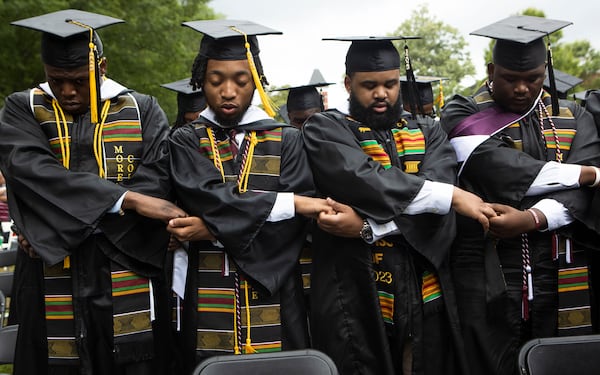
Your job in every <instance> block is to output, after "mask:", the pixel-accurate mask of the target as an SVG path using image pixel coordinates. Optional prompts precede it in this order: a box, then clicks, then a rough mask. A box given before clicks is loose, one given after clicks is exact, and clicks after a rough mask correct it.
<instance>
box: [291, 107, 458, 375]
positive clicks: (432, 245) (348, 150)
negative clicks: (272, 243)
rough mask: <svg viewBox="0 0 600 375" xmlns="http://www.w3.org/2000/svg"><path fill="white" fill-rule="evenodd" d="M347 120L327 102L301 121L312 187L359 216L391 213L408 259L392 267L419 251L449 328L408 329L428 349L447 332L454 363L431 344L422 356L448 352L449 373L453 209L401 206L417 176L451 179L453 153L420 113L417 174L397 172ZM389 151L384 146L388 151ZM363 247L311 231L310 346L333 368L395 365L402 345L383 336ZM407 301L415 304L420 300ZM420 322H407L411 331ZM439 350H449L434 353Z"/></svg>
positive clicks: (420, 367)
mask: <svg viewBox="0 0 600 375" xmlns="http://www.w3.org/2000/svg"><path fill="white" fill-rule="evenodd" d="M429 120H430V119H429ZM351 121H354V120H351V119H348V118H347V117H345V116H344V115H343V114H341V113H340V112H337V111H331V110H330V111H326V112H323V113H320V114H315V115H313V116H312V117H311V118H310V119H309V120H308V122H307V123H306V124H305V126H304V128H303V135H304V139H305V146H306V149H307V154H308V157H309V160H310V162H311V167H312V169H313V174H314V179H315V184H316V186H317V189H318V190H319V191H320V192H321V193H322V194H323V195H324V196H328V197H332V198H333V199H335V200H337V201H339V202H341V203H345V204H348V205H350V206H352V207H353V208H354V209H355V210H356V211H357V212H358V213H359V214H360V215H361V216H363V217H368V218H371V219H373V220H375V221H376V222H378V223H385V222H389V221H391V220H394V221H395V223H396V224H397V226H398V228H400V230H401V233H402V236H401V237H402V238H403V241H404V242H405V248H406V249H408V253H406V254H409V256H410V259H409V260H407V261H404V263H410V264H408V265H407V264H399V265H398V267H400V268H402V269H405V270H407V269H410V268H412V267H413V263H415V262H414V260H416V259H419V260H421V262H423V261H424V262H425V263H427V264H429V265H430V266H432V267H433V268H434V269H435V271H436V272H437V274H438V277H439V280H440V283H441V287H442V294H443V296H444V302H445V305H446V310H447V312H446V313H447V320H446V324H447V325H448V326H449V327H450V328H449V333H448V332H446V333H441V332H435V335H436V336H437V337H435V338H433V340H432V341H431V342H430V341H428V340H427V339H430V338H431V337H429V338H426V337H414V342H421V343H422V342H423V341H424V342H426V343H428V344H430V346H429V348H428V349H429V350H430V353H436V349H439V347H438V346H436V345H435V344H434V343H435V342H436V341H438V342H441V341H443V340H444V339H448V338H449V337H451V339H450V340H451V341H453V343H454V345H453V346H454V349H455V350H454V353H456V354H457V356H458V357H457V358H458V361H457V363H459V365H457V364H456V363H452V362H453V361H456V359H454V357H453V355H452V354H450V353H440V352H439V350H438V351H437V356H438V358H435V359H433V358H429V359H426V360H425V361H438V360H441V361H444V360H445V359H448V362H446V365H447V367H446V369H447V371H448V373H453V371H456V369H457V368H460V367H463V368H464V363H463V362H464V358H463V356H462V354H461V353H462V344H461V342H460V337H459V336H460V335H459V326H458V320H457V313H456V311H455V303H454V292H453V288H452V286H451V283H450V278H449V272H448V269H447V267H448V263H447V260H448V254H449V247H450V242H451V240H452V238H453V237H454V232H455V224H454V214H449V215H434V214H421V215H411V216H409V215H403V211H404V210H405V208H406V207H407V206H408V205H409V204H410V202H411V201H412V199H413V198H414V197H415V196H416V194H417V193H418V192H419V190H420V189H421V187H422V185H423V182H424V179H428V180H433V181H439V182H446V183H454V181H455V175H456V158H455V156H454V154H453V152H452V149H451V147H450V145H449V144H448V143H447V140H446V137H445V135H444V133H443V132H442V131H441V129H440V128H439V126H437V124H434V123H432V121H428V120H427V119H425V118H420V121H419V127H420V129H421V130H422V132H423V135H424V137H425V140H426V141H425V142H426V154H425V157H424V160H423V162H422V163H421V165H420V166H419V173H418V175H411V174H408V173H405V172H403V171H402V169H401V168H400V167H399V160H398V159H399V158H398V157H397V156H396V157H394V156H391V159H392V160H393V161H392V164H393V166H392V167H391V168H389V169H384V168H383V167H382V166H381V164H380V163H378V162H376V161H374V160H373V159H372V158H371V157H369V156H368V155H367V154H365V152H364V151H363V150H362V149H361V146H360V144H359V141H358V140H357V138H356V137H355V135H354V134H353V133H352V131H351V130H350V129H349V123H350V122H351ZM376 134H377V137H378V138H380V142H381V143H382V144H388V145H390V144H391V143H393V138H391V132H390V131H386V130H380V131H376ZM395 152H396V151H395V150H390V149H389V148H388V149H387V153H388V155H394V153H395ZM396 155H397V154H396ZM396 237H397V236H396ZM371 251H372V248H371V246H369V245H367V244H366V243H365V242H363V240H361V239H356V238H340V237H335V236H332V235H330V234H328V233H325V232H323V231H321V230H316V231H315V233H314V234H313V270H312V275H311V334H312V339H313V344H314V346H315V347H316V348H317V349H319V350H322V351H324V352H325V353H327V354H328V355H329V356H331V357H332V359H333V360H334V362H335V363H336V364H337V366H338V369H339V371H340V373H341V374H358V373H360V374H394V373H401V371H402V369H401V368H398V364H399V362H400V361H399V358H401V357H402V351H403V348H402V347H395V348H391V346H390V344H389V343H388V338H387V336H386V329H385V327H384V322H383V319H382V312H381V309H380V303H379V299H378V296H377V290H376V287H375V280H374V276H373V264H372V253H371ZM411 260H413V261H412V262H411ZM411 281H414V280H411ZM408 282H410V281H408ZM405 297H406V299H408V298H407V296H400V297H397V299H400V300H401V301H402V298H405ZM406 303H407V304H408V303H414V301H408V302H406ZM414 307H416V308H418V309H420V308H421V303H420V302H419V303H417V304H416V305H413V308H414ZM403 323H404V324H407V323H406V322H403ZM408 324H410V323H408ZM426 329H427V327H414V332H425V331H424V330H426ZM446 335H447V336H446ZM426 345H427V344H426ZM416 353H417V352H414V353H413V354H414V361H415V366H416V367H415V369H417V370H416V371H417V373H427V372H426V370H424V368H426V367H427V366H426V365H425V364H424V363H423V361H421V359H420V357H419V355H418V354H416ZM446 355H448V357H452V358H442V357H444V356H446ZM438 363H439V362H438ZM394 364H395V365H394ZM456 366H457V367H456ZM461 373H464V372H461Z"/></svg>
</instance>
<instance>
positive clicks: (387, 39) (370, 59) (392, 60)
mask: <svg viewBox="0 0 600 375" xmlns="http://www.w3.org/2000/svg"><path fill="white" fill-rule="evenodd" d="M407 39H420V37H416V36H351V37H336V38H323V40H339V41H348V42H352V44H351V45H350V48H348V52H347V53H346V74H350V73H354V72H381V71H386V70H392V69H400V55H399V54H398V50H397V49H396V47H394V45H393V44H392V41H393V40H407Z"/></svg>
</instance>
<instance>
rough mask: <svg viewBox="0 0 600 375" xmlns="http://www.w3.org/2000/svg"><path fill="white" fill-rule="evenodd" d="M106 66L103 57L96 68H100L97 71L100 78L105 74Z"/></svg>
mask: <svg viewBox="0 0 600 375" xmlns="http://www.w3.org/2000/svg"><path fill="white" fill-rule="evenodd" d="M106 65H107V63H106V57H103V58H102V59H101V60H100V64H99V65H98V67H99V68H100V70H99V73H100V76H103V75H105V74H106Z"/></svg>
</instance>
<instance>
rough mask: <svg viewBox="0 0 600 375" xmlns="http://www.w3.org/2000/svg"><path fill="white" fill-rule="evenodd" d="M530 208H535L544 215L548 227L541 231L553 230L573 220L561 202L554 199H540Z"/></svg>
mask: <svg viewBox="0 0 600 375" xmlns="http://www.w3.org/2000/svg"><path fill="white" fill-rule="evenodd" d="M532 208H537V209H538V210H540V211H541V212H542V213H543V214H544V216H546V222H547V223H548V228H547V229H545V230H543V231H553V230H555V229H558V228H560V227H564V226H565V225H568V224H571V223H572V222H573V221H574V220H575V219H573V216H571V214H570V213H569V210H567V208H566V207H565V206H564V205H563V204H562V203H560V202H558V201H555V200H554V199H542V200H541V201H539V202H537V203H536V204H534V205H533V207H532Z"/></svg>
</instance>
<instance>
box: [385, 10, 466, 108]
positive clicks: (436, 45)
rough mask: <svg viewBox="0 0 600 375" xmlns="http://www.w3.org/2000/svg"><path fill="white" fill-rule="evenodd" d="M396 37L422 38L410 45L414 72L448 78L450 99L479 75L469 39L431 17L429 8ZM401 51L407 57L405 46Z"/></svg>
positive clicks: (417, 13) (446, 90) (412, 18)
mask: <svg viewBox="0 0 600 375" xmlns="http://www.w3.org/2000/svg"><path fill="white" fill-rule="evenodd" d="M393 35H405V36H419V37H421V38H422V39H418V40H408V41H407V45H408V47H409V53H410V57H411V61H412V66H413V69H414V71H415V74H416V75H425V76H437V77H444V78H448V81H444V89H443V90H444V96H445V97H446V98H447V97H449V96H450V95H451V94H452V93H454V92H457V91H459V90H460V89H461V88H462V86H461V80H462V79H463V78H465V77H467V76H472V75H474V74H475V67H474V66H473V63H472V62H471V57H470V54H469V52H468V51H466V45H467V44H466V41H465V39H464V38H463V37H462V36H461V35H460V33H459V31H458V29H456V28H454V27H452V26H450V25H447V24H445V23H443V22H442V21H439V20H438V19H436V18H435V17H434V16H432V15H430V14H429V11H428V9H427V4H422V5H421V6H419V7H418V8H417V9H415V10H414V11H413V12H412V14H411V15H410V17H409V19H408V20H406V21H404V22H403V23H402V24H400V26H399V27H398V29H396V31H394V33H393ZM397 47H398V48H399V51H400V55H401V56H404V43H400V44H398V45H397ZM434 90H435V88H434Z"/></svg>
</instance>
